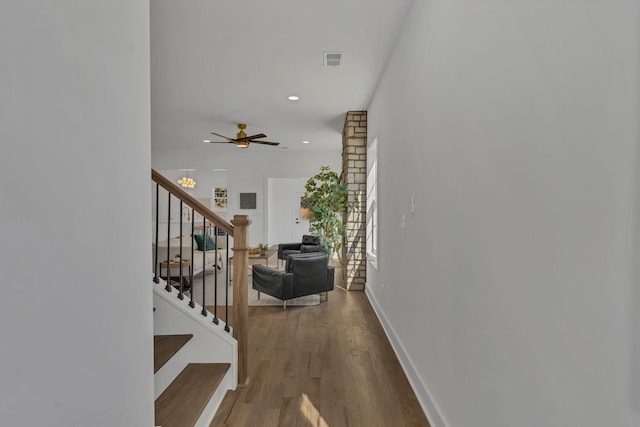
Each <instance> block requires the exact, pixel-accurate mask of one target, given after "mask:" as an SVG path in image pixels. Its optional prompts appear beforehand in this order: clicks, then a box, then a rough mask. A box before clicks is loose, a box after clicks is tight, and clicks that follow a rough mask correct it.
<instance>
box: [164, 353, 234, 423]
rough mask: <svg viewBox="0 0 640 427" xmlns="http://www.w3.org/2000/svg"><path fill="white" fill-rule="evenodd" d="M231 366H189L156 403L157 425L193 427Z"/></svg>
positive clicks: (203, 364)
mask: <svg viewBox="0 0 640 427" xmlns="http://www.w3.org/2000/svg"><path fill="white" fill-rule="evenodd" d="M230 366H231V364H229V363H189V364H188V365H187V366H186V367H185V368H184V369H183V370H182V372H180V374H179V375H178V376H177V377H176V379H175V380H173V382H172V383H171V384H170V385H169V387H167V389H166V390H165V391H164V392H162V394H161V395H160V396H159V397H158V398H157V399H156V402H155V416H156V422H155V425H159V426H162V427H193V426H194V425H195V423H196V421H197V420H198V418H199V417H200V414H201V413H202V411H203V410H204V408H205V407H206V406H207V403H208V402H209V400H210V399H211V396H213V394H214V393H215V391H216V389H217V388H218V385H219V384H220V382H221V381H222V379H223V378H224V376H225V374H226V373H227V371H228V370H229V367H230Z"/></svg>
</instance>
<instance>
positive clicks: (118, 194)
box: [0, 0, 153, 427]
mask: <svg viewBox="0 0 640 427" xmlns="http://www.w3.org/2000/svg"><path fill="white" fill-rule="evenodd" d="M0 55H1V56H2V61H1V63H0V141H1V144H2V155H1V156H0V200H1V202H0V219H1V221H0V236H2V243H1V244H0V271H2V282H3V286H2V292H3V296H2V298H0V325H1V327H0V342H2V345H0V361H1V362H2V363H1V364H0V396H2V398H1V399H0V424H1V425H3V426H14V427H20V426H25V427H26V426H28V427H33V426H45V425H46V426H55V427H58V426H59V427H69V426H94V427H99V426H104V427H107V426H109V427H112V426H130V427H134V426H135V427H140V426H152V425H153V373H152V369H151V366H152V363H153V362H152V361H153V338H152V337H153V328H152V292H151V288H150V286H149V285H150V284H151V283H150V278H151V277H150V274H149V268H148V266H149V265H150V264H151V259H150V255H151V253H150V251H149V240H150V231H149V230H150V216H149V212H150V209H151V207H150V201H149V168H150V134H149V2H148V1H131V0H114V1H109V2H86V1H82V0H64V1H57V2H51V1H47V0H31V1H22V0H15V1H3V2H2V3H0ZM123 207H124V209H123Z"/></svg>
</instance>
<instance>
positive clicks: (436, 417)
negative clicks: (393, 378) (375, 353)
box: [365, 286, 447, 427]
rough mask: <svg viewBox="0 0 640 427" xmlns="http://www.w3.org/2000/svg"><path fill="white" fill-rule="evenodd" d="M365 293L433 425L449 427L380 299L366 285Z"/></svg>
mask: <svg viewBox="0 0 640 427" xmlns="http://www.w3.org/2000/svg"><path fill="white" fill-rule="evenodd" d="M365 294H366V295H367V298H369V302H370V303H371V307H373V311H374V312H375V313H376V316H378V320H379V321H380V324H381V325H382V328H383V329H384V332H385V334H386V335H387V338H388V339H389V342H390V343H391V347H392V348H393V351H394V352H395V354H396V357H397V358H398V361H399V362H400V366H402V370H403V371H404V373H405V375H406V376H407V379H408V380H409V384H410V385H411V388H412V389H413V392H414V393H415V395H416V398H417V399H418V402H419V403H420V406H421V407H422V410H423V411H424V413H425V415H426V416H427V418H428V419H429V423H430V424H431V427H447V424H446V423H445V421H444V418H443V417H442V416H441V415H440V411H438V408H437V406H436V404H435V402H434V401H433V398H432V397H431V393H429V390H428V388H427V385H426V384H425V383H424V381H423V380H422V378H421V377H420V375H419V374H418V371H417V370H416V368H415V365H414V364H413V361H412V360H411V358H410V357H409V355H408V354H407V352H406V350H405V348H404V346H403V345H402V342H401V341H400V340H399V339H398V335H397V334H396V332H395V330H394V329H393V326H391V323H389V320H388V319H387V316H386V315H385V314H384V312H383V311H382V308H381V307H380V304H378V300H377V299H376V297H375V295H374V294H372V293H371V291H369V288H368V287H366V286H365Z"/></svg>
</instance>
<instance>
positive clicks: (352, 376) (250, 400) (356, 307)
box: [211, 274, 429, 427]
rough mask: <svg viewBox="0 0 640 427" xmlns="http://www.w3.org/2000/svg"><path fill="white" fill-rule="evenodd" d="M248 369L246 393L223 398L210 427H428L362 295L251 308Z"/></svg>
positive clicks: (336, 294)
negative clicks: (283, 307)
mask: <svg viewBox="0 0 640 427" xmlns="http://www.w3.org/2000/svg"><path fill="white" fill-rule="evenodd" d="M338 276H339V275H338V274H336V279H338ZM248 369H249V377H250V379H251V382H250V384H249V387H247V388H243V389H237V390H236V391H231V392H228V393H227V395H226V396H225V399H224V401H223V402H222V405H221V407H220V409H219V410H218V413H217V414H216V417H215V418H214V420H213V422H212V423H211V427H230V426H233V427H243V426H247V427H248V426H256V425H269V426H281V427H290V426H305V427H307V426H331V427H342V426H353V427H356V426H357V427H359V426H385V427H386V426H415V427H428V426H429V423H428V421H427V419H426V417H425V415H424V413H423V411H422V408H421V407H420V405H419V403H418V400H417V399H416V397H415V395H414V393H413V390H412V389H411V387H410V385H409V382H408V380H407V378H406V376H405V375H404V372H403V371H402V368H401V367H400V363H399V362H398V360H397V358H396V356H395V353H394V352H393V348H392V347H391V345H390V343H389V341H388V340H387V338H386V335H385V334H384V330H383V329H382V327H381V325H380V323H379V321H378V318H377V316H376V314H375V312H374V311H373V309H372V308H371V305H370V304H369V301H368V299H367V297H366V295H365V294H364V293H363V292H358V291H354V292H344V291H342V290H340V289H336V290H334V291H333V292H330V293H329V301H328V302H327V303H325V302H324V301H323V302H322V303H321V304H320V305H318V306H300V307H295V306H294V307H287V311H283V310H282V308H281V307H264V306H260V307H249V366H248Z"/></svg>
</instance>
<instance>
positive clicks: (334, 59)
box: [324, 52, 342, 67]
mask: <svg viewBox="0 0 640 427" xmlns="http://www.w3.org/2000/svg"><path fill="white" fill-rule="evenodd" d="M341 62H342V52H325V53H324V66H325V67H337V66H338V65H340V63H341Z"/></svg>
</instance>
